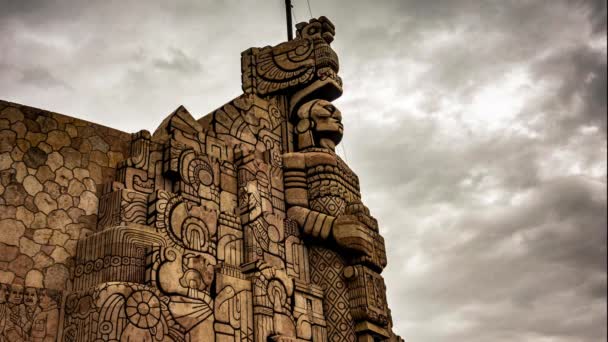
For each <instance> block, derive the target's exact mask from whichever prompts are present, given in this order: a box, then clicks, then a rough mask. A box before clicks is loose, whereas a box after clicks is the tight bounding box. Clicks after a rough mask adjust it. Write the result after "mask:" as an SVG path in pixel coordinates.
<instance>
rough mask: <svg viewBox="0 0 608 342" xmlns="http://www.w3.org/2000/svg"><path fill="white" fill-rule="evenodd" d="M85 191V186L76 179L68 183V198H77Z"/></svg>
mask: <svg viewBox="0 0 608 342" xmlns="http://www.w3.org/2000/svg"><path fill="white" fill-rule="evenodd" d="M85 190H86V188H85V186H84V185H83V184H82V183H81V182H79V181H78V180H77V179H72V180H70V183H69V184H68V194H70V196H74V197H79V196H80V194H82V192H83V191H85Z"/></svg>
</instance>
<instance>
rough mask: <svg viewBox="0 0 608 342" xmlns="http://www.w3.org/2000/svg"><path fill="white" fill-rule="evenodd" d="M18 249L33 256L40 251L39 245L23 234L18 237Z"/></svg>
mask: <svg viewBox="0 0 608 342" xmlns="http://www.w3.org/2000/svg"><path fill="white" fill-rule="evenodd" d="M19 251H20V252H21V253H22V254H25V255H27V256H29V257H33V256H34V255H36V253H38V252H39V251H40V245H39V244H37V243H36V242H35V241H32V240H30V239H28V238H26V237H25V236H24V237H22V238H21V239H19Z"/></svg>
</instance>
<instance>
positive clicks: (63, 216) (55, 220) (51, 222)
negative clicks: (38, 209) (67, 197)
mask: <svg viewBox="0 0 608 342" xmlns="http://www.w3.org/2000/svg"><path fill="white" fill-rule="evenodd" d="M46 221H47V224H48V226H49V228H51V229H56V230H60V231H64V230H65V229H66V227H67V226H68V225H69V224H70V223H72V219H71V218H70V216H69V215H68V213H66V212H65V210H62V209H57V210H54V211H52V212H51V213H50V214H49V215H48V217H47V220H46Z"/></svg>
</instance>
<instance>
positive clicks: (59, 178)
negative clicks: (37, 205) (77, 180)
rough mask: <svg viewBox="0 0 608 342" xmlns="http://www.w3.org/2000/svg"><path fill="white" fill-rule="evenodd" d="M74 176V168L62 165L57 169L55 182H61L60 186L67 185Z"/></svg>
mask: <svg viewBox="0 0 608 342" xmlns="http://www.w3.org/2000/svg"><path fill="white" fill-rule="evenodd" d="M72 178H74V174H73V173H72V170H70V169H68V168H66V167H63V166H62V167H60V168H59V169H57V171H55V183H57V184H59V185H60V186H65V187H67V186H68V185H69V184H70V180H72Z"/></svg>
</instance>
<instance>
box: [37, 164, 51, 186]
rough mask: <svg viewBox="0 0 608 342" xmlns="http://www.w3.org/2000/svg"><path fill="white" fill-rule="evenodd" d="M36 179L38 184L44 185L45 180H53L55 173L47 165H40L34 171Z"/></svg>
mask: <svg viewBox="0 0 608 342" xmlns="http://www.w3.org/2000/svg"><path fill="white" fill-rule="evenodd" d="M36 178H37V179H38V181H39V182H40V184H44V183H45V182H46V181H47V180H52V179H55V173H54V172H53V171H52V170H51V168H50V167H49V166H48V165H42V166H41V167H39V168H38V170H37V171H36Z"/></svg>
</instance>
